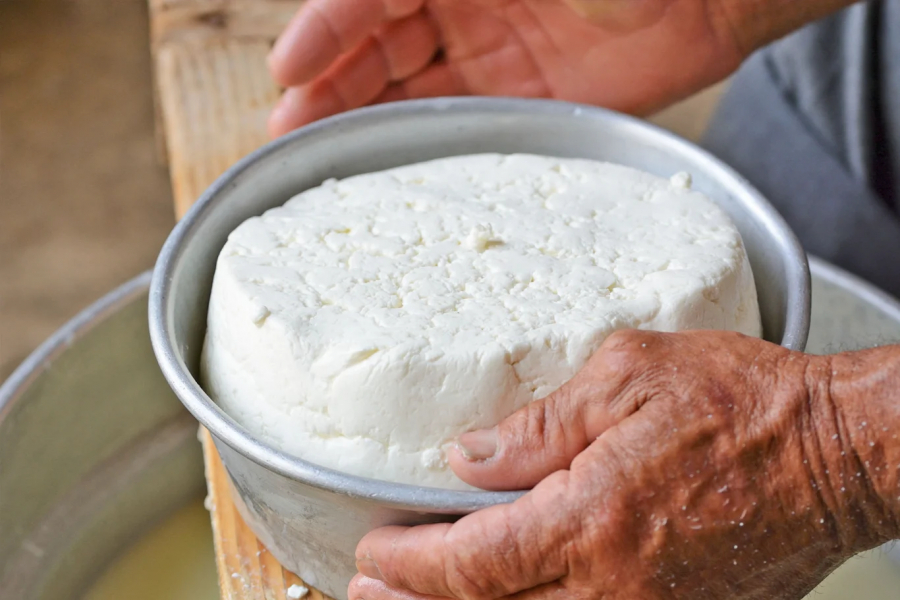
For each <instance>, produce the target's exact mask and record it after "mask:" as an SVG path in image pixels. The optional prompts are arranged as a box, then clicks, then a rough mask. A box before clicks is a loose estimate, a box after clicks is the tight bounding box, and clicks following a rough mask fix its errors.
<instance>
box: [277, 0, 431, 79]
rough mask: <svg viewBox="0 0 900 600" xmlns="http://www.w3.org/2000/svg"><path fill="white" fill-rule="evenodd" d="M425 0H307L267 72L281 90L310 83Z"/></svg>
mask: <svg viewBox="0 0 900 600" xmlns="http://www.w3.org/2000/svg"><path fill="white" fill-rule="evenodd" d="M423 2H424V0H309V1H308V2H306V3H305V4H304V5H303V6H302V7H301V8H300V10H299V11H298V12H297V14H296V15H295V16H294V18H293V19H292V20H291V22H290V23H289V24H288V26H287V27H286V28H285V30H284V32H283V33H282V34H281V36H279V38H278V41H277V42H275V46H274V47H273V48H272V52H271V53H270V54H269V70H270V71H271V73H272V77H274V78H275V81H277V82H278V83H279V84H280V85H281V86H283V87H293V86H297V85H301V84H303V83H306V82H308V81H310V80H312V79H313V78H314V77H316V76H317V75H319V74H320V73H322V72H323V71H324V70H325V69H326V68H327V67H328V66H329V65H330V64H331V63H332V62H334V60H335V59H337V57H338V56H340V55H341V54H343V53H344V52H347V51H348V50H350V49H351V48H353V47H354V46H356V45H357V44H359V43H360V42H361V41H363V40H364V39H365V38H366V37H367V36H369V35H371V34H373V33H374V32H375V31H376V30H377V29H378V27H380V26H381V25H382V24H384V23H386V22H388V21H392V20H394V19H399V18H401V17H405V16H408V15H411V14H413V13H415V12H416V11H418V10H419V9H420V8H421V7H422V4H423Z"/></svg>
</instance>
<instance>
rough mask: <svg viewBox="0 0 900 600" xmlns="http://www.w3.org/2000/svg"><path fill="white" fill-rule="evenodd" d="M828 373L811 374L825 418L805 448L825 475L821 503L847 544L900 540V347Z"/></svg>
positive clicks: (835, 360)
mask: <svg viewBox="0 0 900 600" xmlns="http://www.w3.org/2000/svg"><path fill="white" fill-rule="evenodd" d="M828 368H829V369H830V371H828V370H827V369H824V368H823V369H822V370H820V371H818V372H813V373H811V380H812V381H811V387H812V388H813V389H814V392H815V397H816V402H817V403H818V404H820V405H821V413H822V417H821V421H820V422H819V423H818V424H817V427H816V431H817V432H818V436H817V438H816V439H813V440H810V444H809V445H810V452H815V451H816V448H819V449H820V451H821V453H822V457H823V467H824V468H827V470H826V471H823V472H821V473H818V474H817V477H819V478H820V479H821V480H822V482H824V484H825V485H824V486H823V488H824V489H823V490H822V497H823V499H828V498H829V497H831V496H833V498H834V500H833V502H834V506H833V508H832V512H833V513H834V514H835V523H836V524H837V525H838V526H840V527H841V529H842V530H843V531H844V532H845V534H844V535H845V536H847V538H848V540H852V538H853V537H854V536H860V535H862V538H863V540H867V539H869V538H870V539H874V540H881V539H894V538H898V537H900V346H886V347H883V348H877V349H873V350H866V351H862V352H852V353H846V354H837V355H834V356H832V357H830V358H829V362H828ZM829 436H830V439H832V440H834V441H840V444H833V443H828V440H829ZM813 444H815V446H814V445H813Z"/></svg>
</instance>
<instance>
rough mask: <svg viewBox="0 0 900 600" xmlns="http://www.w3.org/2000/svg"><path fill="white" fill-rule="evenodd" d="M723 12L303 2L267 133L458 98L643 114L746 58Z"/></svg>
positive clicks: (554, 3) (626, 1) (649, 1)
mask: <svg viewBox="0 0 900 600" xmlns="http://www.w3.org/2000/svg"><path fill="white" fill-rule="evenodd" d="M729 4H730V3H729V2H708V1H706V0H600V1H598V0H512V1H511V0H308V2H307V3H306V4H305V5H304V6H303V7H302V8H301V9H300V11H299V12H298V14H297V16H296V17H295V18H294V19H293V21H292V22H291V24H290V25H289V26H288V27H287V29H286V30H285V32H284V33H283V34H282V36H281V38H280V39H279V40H278V42H277V43H276V45H275V47H274V49H273V51H272V54H271V56H270V61H269V65H270V69H271V72H272V74H273V76H274V77H275V79H276V81H277V82H278V83H279V84H281V85H282V86H284V87H286V88H288V90H287V91H286V93H285V94H284V96H283V98H282V99H281V102H280V103H279V104H278V107H277V108H276V109H275V111H274V112H273V114H272V116H271V118H270V120H269V130H270V133H271V134H272V135H273V136H278V135H281V134H284V133H286V132H288V131H290V130H291V129H294V128H296V127H299V126H301V125H303V124H305V123H308V122H310V121H313V120H316V119H319V118H322V117H325V116H328V115H331V114H334V113H337V112H341V111H344V110H348V109H351V108H356V107H359V106H363V105H366V104H369V103H373V102H383V101H389V100H398V99H403V98H418V97H426V96H454V95H467V94H479V95H503V96H531V97H549V98H558V99H564V100H570V101H575V102H583V103H589V104H596V105H602V106H606V107H610V108H614V109H619V110H624V111H628V112H633V113H646V112H648V111H651V110H654V109H656V108H660V107H662V106H663V105H665V104H668V103H670V102H673V101H675V100H678V99H680V98H682V97H684V96H686V95H688V94H690V93H692V92H694V91H696V90H698V89H701V88H703V87H705V86H706V85H709V84H711V83H714V82H716V81H718V80H719V79H721V78H723V77H725V76H726V75H727V74H729V73H730V72H731V71H732V70H734V69H735V68H736V67H737V65H738V64H739V62H740V60H741V58H742V57H743V56H744V54H745V53H746V50H745V49H742V48H740V47H739V46H738V44H737V41H736V38H735V37H734V35H732V32H731V26H730V22H729V15H728V13H727V12H726V11H725V10H723V9H722V8H721V7H723V6H727V5H729ZM439 49H440V50H441V51H442V57H441V58H440V59H439V60H436V61H433V60H432V59H433V58H434V57H435V55H436V53H437V51H438V50H439Z"/></svg>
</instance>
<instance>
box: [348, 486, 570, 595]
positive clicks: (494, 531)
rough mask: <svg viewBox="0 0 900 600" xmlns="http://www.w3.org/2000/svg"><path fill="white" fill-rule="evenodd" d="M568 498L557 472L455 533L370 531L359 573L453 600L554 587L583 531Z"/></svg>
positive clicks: (441, 529)
mask: <svg viewBox="0 0 900 600" xmlns="http://www.w3.org/2000/svg"><path fill="white" fill-rule="evenodd" d="M570 495H571V494H570V490H568V473H566V472H561V473H558V474H555V475H553V476H552V477H550V478H548V479H547V480H545V481H544V482H542V483H541V484H540V485H539V486H538V487H536V488H535V489H534V490H532V491H531V492H529V494H527V495H526V496H523V497H522V498H521V499H519V500H517V501H516V502H514V503H512V504H505V505H498V506H492V507H490V508H487V509H484V510H480V511H478V512H475V513H472V514H470V515H467V516H465V517H463V518H462V519H460V520H459V521H457V522H456V523H454V524H452V525H451V524H447V523H444V524H438V525H422V526H419V527H412V528H405V527H385V528H382V529H378V530H375V531H373V532H371V533H369V534H368V535H366V536H365V537H364V538H363V539H362V540H361V541H360V543H359V545H358V546H357V550H356V557H357V563H356V564H357V569H358V570H359V571H360V573H362V574H363V575H365V576H366V577H369V578H371V579H379V580H381V581H383V582H385V583H386V584H388V585H390V586H392V587H394V588H401V589H405V590H410V591H413V592H416V593H419V594H425V595H434V596H446V597H451V598H499V597H501V596H507V595H510V594H515V593H517V592H521V591H522V590H527V589H530V588H533V587H535V586H538V585H543V584H545V583H549V582H551V581H555V580H557V579H559V578H561V577H563V576H565V575H566V573H567V570H568V553H569V551H570V550H571V548H572V547H573V544H574V543H575V540H576V538H577V537H578V527H580V524H581V520H580V518H574V515H575V512H574V511H572V510H570V508H569V507H570V504H571V498H570ZM576 496H577V494H576Z"/></svg>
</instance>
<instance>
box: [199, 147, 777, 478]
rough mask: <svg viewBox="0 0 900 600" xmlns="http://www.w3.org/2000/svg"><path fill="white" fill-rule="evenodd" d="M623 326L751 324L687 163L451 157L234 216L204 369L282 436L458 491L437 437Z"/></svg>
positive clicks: (496, 412) (730, 260) (733, 232)
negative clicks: (243, 217) (645, 169)
mask: <svg viewBox="0 0 900 600" xmlns="http://www.w3.org/2000/svg"><path fill="white" fill-rule="evenodd" d="M624 328H639V329H654V330H661V331H676V330H683V329H698V328H704V329H729V330H735V331H740V332H743V333H745V334H749V335H756V336H758V335H760V332H761V327H760V317H759V309H758V305H757V298H756V289H755V286H754V282H753V275H752V273H751V271H750V266H749V263H748V261H747V257H746V254H745V251H744V247H743V244H742V242H741V237H740V235H739V233H738V231H737V229H736V228H735V227H734V225H733V224H732V223H731V222H730V220H729V219H728V217H727V216H726V215H725V213H724V212H723V211H722V210H721V209H720V208H718V207H717V206H716V205H715V204H714V203H713V202H712V201H711V200H709V199H708V198H706V197H705V196H704V195H702V194H700V193H698V192H695V191H692V190H691V189H690V178H689V177H687V176H685V175H684V174H677V175H675V176H673V178H672V179H671V180H666V179H661V178H659V177H655V176H652V175H649V174H646V173H642V172H639V171H636V170H633V169H630V168H626V167H622V166H617V165H612V164H606V163H599V162H595V161H589V160H576V159H559V158H551V157H542V156H532V155H497V154H484V155H471V156H459V157H453V158H446V159H440V160H436V161H431V162H425V163H420V164H414V165H409V166H404V167H400V168H396V169H391V170H388V171H383V172H378V173H370V174H365V175H358V176H355V177H350V178H348V179H344V180H342V181H327V182H325V183H324V184H322V185H321V186H320V187H317V188H314V189H310V190H307V191H305V192H303V193H302V194H299V195H298V196H295V197H294V198H292V199H291V200H290V201H289V202H287V204H285V205H284V206H282V207H279V208H275V209H272V210H270V211H268V212H267V213H265V214H264V215H263V216H261V217H255V218H252V219H249V220H248V221H246V222H245V223H243V224H242V225H241V226H240V227H238V228H237V229H236V230H235V231H234V232H233V233H232V234H231V236H230V237H229V239H228V242H227V243H226V244H225V247H224V248H223V249H222V252H221V254H220V256H219V259H218V264H217V267H216V273H215V279H214V283H213V289H212V296H211V298H210V306H209V318H208V329H207V337H206V342H205V345H204V349H203V356H202V374H203V379H204V384H205V387H206V390H207V391H208V392H209V394H210V396H211V397H212V398H213V399H214V400H215V401H216V402H218V403H219V405H220V406H221V407H222V408H223V409H224V410H225V411H226V412H228V413H229V414H230V415H232V416H233V417H234V418H235V419H236V420H237V421H239V422H240V423H242V424H243V425H244V426H245V427H246V428H247V429H249V430H250V431H251V432H252V433H254V434H256V435H258V436H259V437H261V438H262V439H263V440H265V441H267V442H269V443H270V444H271V445H273V446H275V447H277V448H280V449H282V450H284V451H285V452H288V453H290V454H294V455H296V456H299V457H301V458H304V459H307V460H309V461H311V462H315V463H317V464H320V465H323V466H326V467H330V468H334V469H338V470H341V471H344V472H347V473H352V474H356V475H362V476H366V477H372V478H376V479H385V480H392V481H399V482H405V483H414V484H420V485H428V486H435V487H447V488H465V487H467V486H465V484H463V483H462V482H461V481H460V480H459V479H457V478H456V477H455V476H454V475H453V473H452V471H451V470H450V469H449V468H448V467H447V465H446V459H445V451H446V449H447V445H448V444H449V443H452V440H453V439H454V438H455V437H456V436H457V435H459V434H460V433H463V432H465V431H468V430H471V429H475V428H480V427H487V426H492V425H494V424H496V423H497V422H499V421H500V420H502V419H503V418H504V417H506V416H507V415H509V414H510V413H512V412H513V411H515V410H516V409H518V408H520V407H521V406H523V405H525V404H526V403H528V402H530V401H532V400H535V399H538V398H542V397H544V396H546V395H547V394H549V393H550V392H552V391H553V390H555V389H556V388H558V387H559V386H560V385H562V384H563V383H564V382H565V381H567V380H568V379H569V378H571V377H572V376H573V375H574V374H575V372H576V371H578V369H579V368H580V367H581V366H583V365H584V364H585V362H586V361H587V360H588V358H589V357H590V355H591V354H592V353H593V352H594V351H595V350H596V349H597V348H598V347H599V346H600V344H601V342H602V341H603V340H604V338H606V337H607V336H608V335H609V334H610V333H612V332H613V331H615V330H617V329H624Z"/></svg>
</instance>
